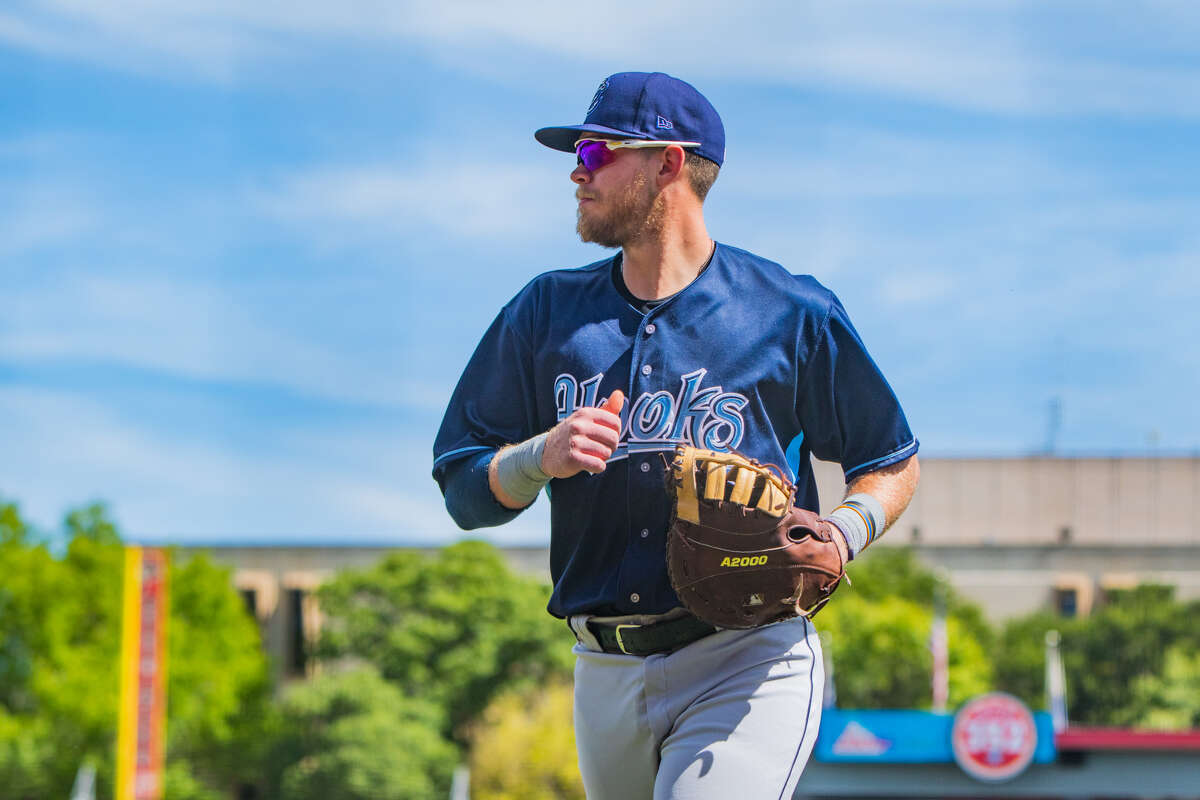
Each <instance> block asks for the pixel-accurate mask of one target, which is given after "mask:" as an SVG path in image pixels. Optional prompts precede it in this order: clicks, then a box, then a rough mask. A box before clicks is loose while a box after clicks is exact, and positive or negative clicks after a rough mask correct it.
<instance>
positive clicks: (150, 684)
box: [115, 547, 170, 800]
mask: <svg viewBox="0 0 1200 800" xmlns="http://www.w3.org/2000/svg"><path fill="white" fill-rule="evenodd" d="M169 609H170V606H169V604H168V584H167V554H166V552H165V551H163V550H161V549H157V548H142V547H127V548H126V549H125V588H124V599H123V610H122V625H121V700H120V702H121V708H120V720H119V727H118V731H117V781H116V795H115V800H160V798H161V797H162V789H163V786H162V774H163V750H164V746H165V744H166V717H167V715H166V710H167V616H168V613H169Z"/></svg>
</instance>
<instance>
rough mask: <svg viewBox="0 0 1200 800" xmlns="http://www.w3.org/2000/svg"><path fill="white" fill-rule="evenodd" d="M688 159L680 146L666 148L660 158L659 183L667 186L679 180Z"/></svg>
mask: <svg viewBox="0 0 1200 800" xmlns="http://www.w3.org/2000/svg"><path fill="white" fill-rule="evenodd" d="M685 161H686V159H685V156H684V153H683V148H682V147H679V146H678V145H673V146H671V147H664V148H663V149H662V152H661V153H660V154H659V157H658V183H659V185H660V186H666V185H667V184H668V183H671V182H673V181H676V180H678V179H679V178H680V177H681V176H682V175H683V165H684V163H685Z"/></svg>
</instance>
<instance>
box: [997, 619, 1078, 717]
mask: <svg viewBox="0 0 1200 800" xmlns="http://www.w3.org/2000/svg"><path fill="white" fill-rule="evenodd" d="M1077 628H1078V625H1077V624H1076V623H1075V621H1074V620H1069V619H1063V618H1062V617H1060V616H1058V615H1057V614H1055V613H1053V612H1050V611H1036V612H1034V613H1032V614H1028V615H1026V616H1023V617H1017V618H1015V619H1011V620H1009V621H1008V622H1006V623H1005V624H1004V626H1003V628H1002V630H1001V632H1000V636H999V646H998V647H997V648H996V650H995V653H996V655H995V667H996V688H998V689H1000V690H1002V691H1005V692H1008V693H1009V694H1011V695H1013V696H1015V697H1019V698H1020V699H1021V700H1023V701H1024V702H1025V704H1026V705H1028V706H1029V707H1030V708H1034V709H1046V632H1047V631H1050V630H1056V631H1058V632H1059V634H1061V635H1062V637H1063V641H1064V642H1065V641H1066V640H1067V639H1068V638H1069V639H1071V640H1072V641H1074V640H1075V639H1076V638H1077V637H1076V634H1075V631H1076V629H1077ZM1067 683H1068V687H1067V688H1068V690H1069V689H1070V688H1071V687H1070V683H1071V682H1070V680H1068V681H1067ZM1070 702H1071V701H1070V695H1069V694H1068V704H1070ZM1046 710H1048V709H1046Z"/></svg>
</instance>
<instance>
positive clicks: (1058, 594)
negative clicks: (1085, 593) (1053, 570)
mask: <svg viewBox="0 0 1200 800" xmlns="http://www.w3.org/2000/svg"><path fill="white" fill-rule="evenodd" d="M1054 609H1055V610H1056V611H1057V612H1058V614H1059V616H1061V617H1077V616H1079V592H1078V591H1077V590H1075V589H1070V588H1062V587H1059V588H1057V589H1055V590H1054Z"/></svg>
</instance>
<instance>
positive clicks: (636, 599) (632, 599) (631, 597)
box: [629, 592, 642, 603]
mask: <svg viewBox="0 0 1200 800" xmlns="http://www.w3.org/2000/svg"><path fill="white" fill-rule="evenodd" d="M629 602H631V603H640V602H642V596H641V595H640V594H638V593H637V592H634V593H633V594H631V595H629Z"/></svg>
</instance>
